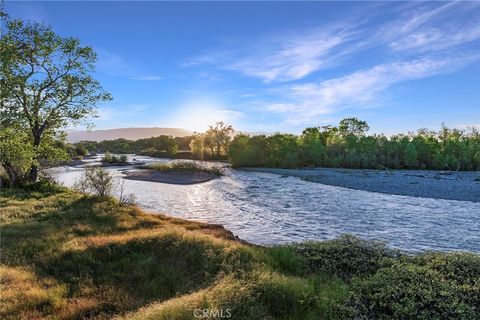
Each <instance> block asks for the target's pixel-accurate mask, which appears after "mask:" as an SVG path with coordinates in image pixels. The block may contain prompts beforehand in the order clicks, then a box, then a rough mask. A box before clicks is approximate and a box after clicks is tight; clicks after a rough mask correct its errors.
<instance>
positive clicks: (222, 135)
mask: <svg viewBox="0 0 480 320" xmlns="http://www.w3.org/2000/svg"><path fill="white" fill-rule="evenodd" d="M233 132H234V130H233V127H232V126H231V125H226V124H225V123H223V122H217V123H216V124H215V126H210V127H209V129H208V130H207V131H206V132H205V133H197V132H195V133H194V135H193V137H192V140H191V142H190V145H189V146H190V150H191V151H192V154H193V155H194V157H195V159H199V160H207V159H216V160H219V159H223V158H224V156H225V155H226V154H227V153H228V150H229V147H230V142H231V140H232V135H233Z"/></svg>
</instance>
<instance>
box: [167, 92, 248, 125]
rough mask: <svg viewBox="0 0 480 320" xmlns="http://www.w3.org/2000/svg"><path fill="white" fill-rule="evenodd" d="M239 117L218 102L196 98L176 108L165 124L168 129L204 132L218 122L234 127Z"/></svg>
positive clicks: (239, 114) (235, 112)
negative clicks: (175, 128) (176, 128)
mask: <svg viewBox="0 0 480 320" xmlns="http://www.w3.org/2000/svg"><path fill="white" fill-rule="evenodd" d="M241 116H242V113H241V112H239V111H234V110H228V109H226V108H225V107H224V106H223V104H221V103H220V102H219V101H218V100H215V99H205V98H196V99H192V100H191V101H189V102H187V103H185V104H184V105H182V106H180V107H179V108H177V109H176V110H175V113H173V114H172V115H171V116H170V118H168V119H166V120H165V123H168V124H169V126H170V127H178V128H185V129H189V130H192V131H197V132H204V131H205V130H207V129H208V126H210V125H213V124H215V122H218V121H223V122H226V123H229V124H233V125H235V122H236V120H237V119H239V118H240V117H241Z"/></svg>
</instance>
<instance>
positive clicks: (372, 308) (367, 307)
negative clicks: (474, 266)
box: [341, 262, 480, 320]
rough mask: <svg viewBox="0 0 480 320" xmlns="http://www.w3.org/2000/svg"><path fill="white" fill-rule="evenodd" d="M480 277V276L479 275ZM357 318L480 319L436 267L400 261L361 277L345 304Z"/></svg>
mask: <svg viewBox="0 0 480 320" xmlns="http://www.w3.org/2000/svg"><path fill="white" fill-rule="evenodd" d="M477 278H478V275H477ZM341 309H342V311H343V315H344V317H346V318H354V319H425V320H429V319H478V316H479V315H480V314H479V313H478V309H477V310H476V309H475V306H474V305H472V304H471V303H470V302H469V301H468V300H467V299H465V296H464V295H463V294H462V293H461V292H460V287H458V286H455V285H454V284H453V283H451V282H449V281H446V280H445V278H444V277H443V276H442V275H441V274H440V273H439V272H436V271H435V270H432V269H430V268H428V267H426V266H420V265H415V264H412V263H404V262H397V263H395V264H393V265H392V266H390V267H388V268H383V269H380V270H379V271H378V272H377V273H376V274H375V275H373V276H371V277H367V278H363V279H360V278H357V279H356V280H355V281H354V282H353V284H352V289H351V294H350V296H349V298H348V299H347V300H346V302H345V303H344V305H343V307H341Z"/></svg>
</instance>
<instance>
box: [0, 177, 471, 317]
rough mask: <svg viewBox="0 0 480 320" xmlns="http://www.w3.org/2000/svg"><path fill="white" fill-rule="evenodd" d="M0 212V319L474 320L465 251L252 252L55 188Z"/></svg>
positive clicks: (187, 225)
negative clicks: (214, 315)
mask: <svg viewBox="0 0 480 320" xmlns="http://www.w3.org/2000/svg"><path fill="white" fill-rule="evenodd" d="M0 204H1V206H2V216H1V228H2V237H1V247H2V256H1V266H0V275H1V284H2V289H1V290H2V292H1V295H0V306H1V307H0V317H2V318H5V319H18V318H21V319H32V318H35V319H46V318H52V317H55V318H61V319H74V318H75V319H82V318H90V319H108V318H112V317H115V316H116V317H117V318H121V319H142V320H144V319H195V314H194V311H195V310H196V309H209V310H223V312H224V313H225V312H227V310H228V312H229V313H231V315H232V318H233V319H252V320H255V319H266V318H268V319H318V318H319V317H320V318H322V319H342V318H343V319H351V318H355V317H356V318H359V317H369V318H385V317H389V316H391V315H392V314H395V315H396V318H413V317H415V316H418V315H419V314H421V315H423V316H424V318H430V319H433V318H445V317H447V316H448V317H449V318H459V317H461V318H462V319H474V318H476V317H477V316H478V314H479V312H480V309H479V305H478V299H477V298H476V297H478V294H479V293H480V291H479V290H480V289H479V288H478V285H476V284H475V281H476V280H475V279H476V275H478V273H479V271H480V256H478V255H475V254H469V253H428V254H422V255H417V256H403V255H401V254H400V253H399V252H398V251H394V250H391V249H389V248H387V247H385V246H384V245H383V244H380V243H376V242H369V241H364V240H361V239H358V238H355V237H352V236H344V237H341V238H338V239H336V240H330V241H322V242H306V243H301V244H292V245H282V246H275V247H260V246H252V245H249V244H247V243H245V242H243V241H241V240H239V239H238V238H236V237H235V236H234V235H233V234H232V233H231V232H229V231H227V230H225V229H224V228H223V227H221V226H218V225H216V226H215V225H209V224H205V223H198V222H193V221H186V220H181V219H176V218H172V217H169V216H166V215H151V214H146V213H144V212H142V211H141V210H140V209H138V208H137V207H135V206H121V205H119V204H118V203H117V202H116V201H115V200H113V199H99V198H95V197H87V196H83V195H80V194H78V193H76V192H73V191H71V190H68V189H65V188H60V187H45V186H40V187H32V188H30V190H29V191H27V190H16V189H12V190H10V189H4V190H0ZM392 291H394V292H397V293H396V294H395V295H392V294H391V292H392ZM397 295H400V296H402V297H403V298H402V300H401V301H398V299H397V298H396V296H397ZM405 306H409V307H408V308H407V307H405Z"/></svg>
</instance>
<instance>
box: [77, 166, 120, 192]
mask: <svg viewBox="0 0 480 320" xmlns="http://www.w3.org/2000/svg"><path fill="white" fill-rule="evenodd" d="M114 188H115V183H114V178H113V175H112V174H111V173H110V172H108V171H107V170H105V169H103V168H100V167H86V168H85V171H84V172H83V175H82V177H80V179H78V180H77V181H76V182H75V189H77V190H79V191H81V192H83V193H93V194H95V195H98V196H99V197H100V198H107V197H111V196H112V195H113V191H114Z"/></svg>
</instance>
